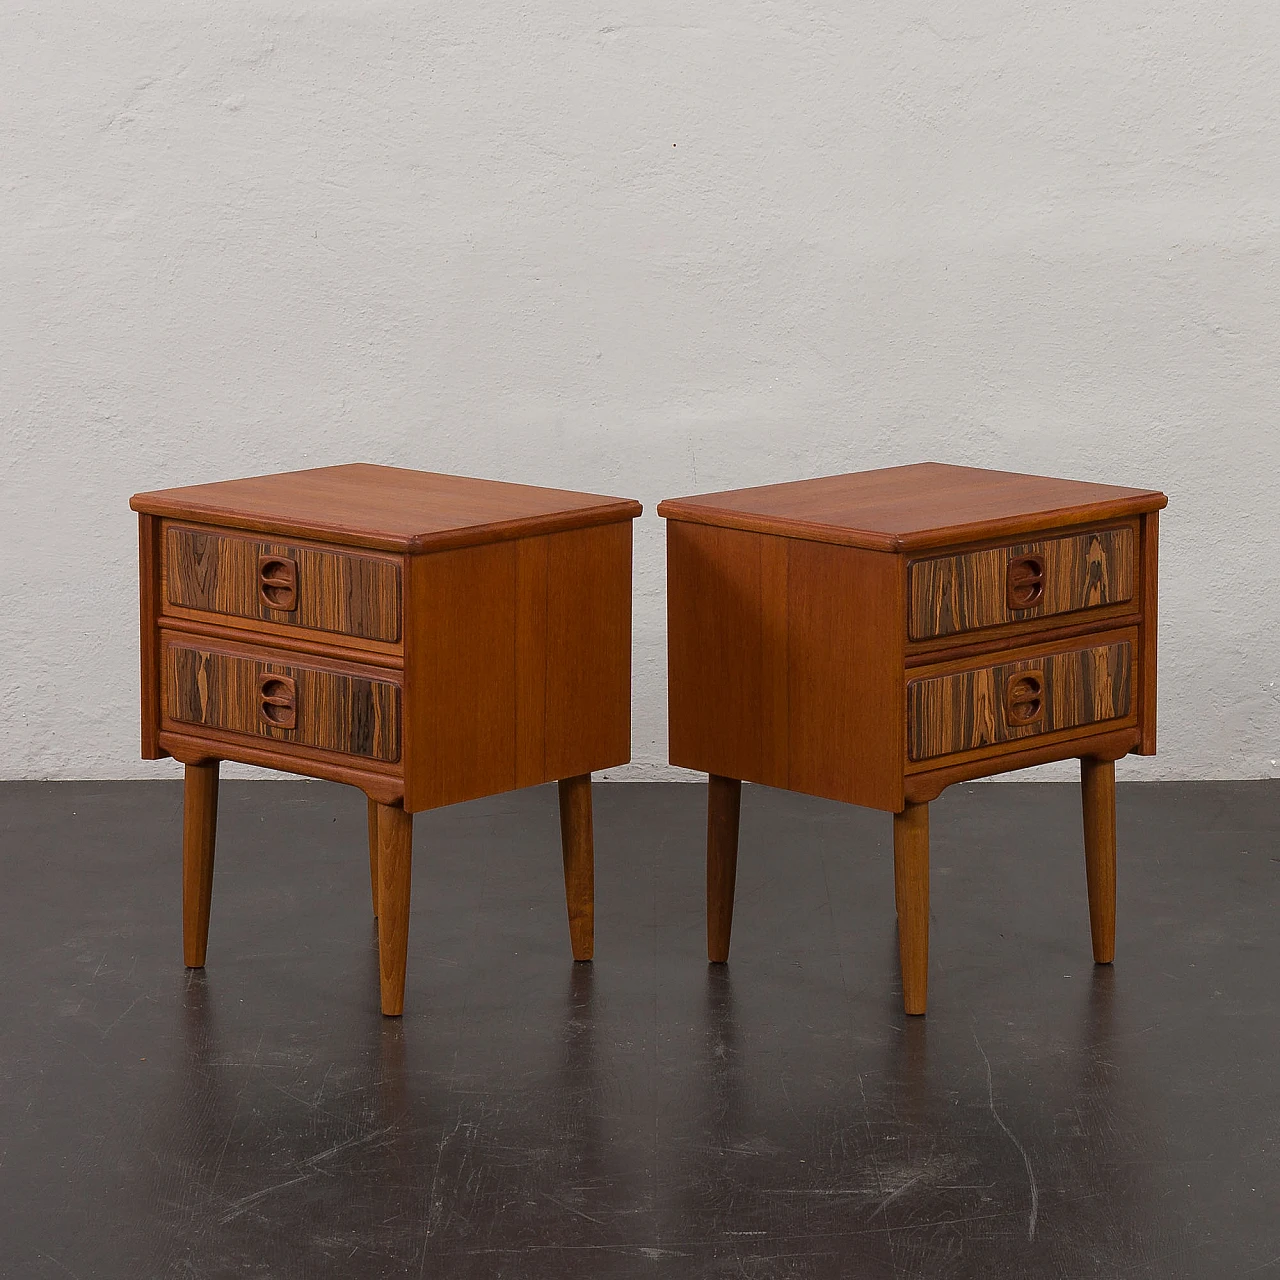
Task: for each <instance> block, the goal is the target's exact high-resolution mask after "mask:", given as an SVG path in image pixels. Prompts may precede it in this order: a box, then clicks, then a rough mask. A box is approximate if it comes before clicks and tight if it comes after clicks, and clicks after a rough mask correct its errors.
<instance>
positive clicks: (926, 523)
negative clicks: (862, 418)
mask: <svg viewBox="0 0 1280 1280" xmlns="http://www.w3.org/2000/svg"><path fill="white" fill-rule="evenodd" d="M1167 502H1168V499H1167V498H1166V497H1165V496H1164V494H1162V493H1159V492H1157V491H1156V490H1152V489H1128V488H1122V487H1120V486H1118V485H1107V484H1093V483H1088V482H1082V481H1077V480H1058V479H1053V478H1051V477H1049V476H1029V475H1020V474H1017V473H1014V472H1008V471H988V470H982V469H979V468H976V467H953V466H947V465H944V464H942V463H937V462H922V463H916V464H914V465H912V466H906V467H887V468H884V469H882V470H879V471H861V472H855V473H852V474H849V475H838V476H822V477H819V478H817V479H813V480H798V481H792V482H789V483H786V484H772V485H762V486H760V487H758V488H753V489H735V490H729V491H727V492H724V493H709V494H700V495H698V496H694V497H682V498H669V499H667V500H666V501H665V502H661V503H659V504H658V514H659V515H660V516H664V517H668V518H670V519H675V520H681V521H687V522H691V523H696V524H707V525H714V526H718V527H721V528H733V529H745V530H748V531H750V532H756V533H776V534H782V535H785V536H787V537H791V538H804V539H808V540H813V541H820V542H832V543H837V544H840V545H846V546H855V547H865V548H868V549H870V550H877V551H917V550H921V549H923V548H926V547H930V548H931V547H941V546H946V545H947V544H948V543H961V542H976V541H979V540H980V539H983V538H996V537H1003V536H1005V534H1008V533H1011V534H1014V535H1015V536H1016V535H1020V534H1028V533H1036V532H1040V531H1042V530H1046V529H1061V528H1065V527H1069V526H1070V525H1081V524H1097V523H1102V522H1103V521H1112V520H1117V519H1121V518H1123V517H1126V516H1133V515H1139V514H1141V513H1142V512H1146V511H1154V510H1158V509H1159V508H1161V507H1163V506H1164V505H1165V504H1166V503H1167Z"/></svg>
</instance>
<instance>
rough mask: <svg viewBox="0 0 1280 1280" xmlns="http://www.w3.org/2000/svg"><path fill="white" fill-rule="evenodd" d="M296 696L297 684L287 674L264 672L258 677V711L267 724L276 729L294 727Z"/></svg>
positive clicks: (296, 708)
mask: <svg viewBox="0 0 1280 1280" xmlns="http://www.w3.org/2000/svg"><path fill="white" fill-rule="evenodd" d="M297 697H298V690H297V685H296V684H295V683H294V681H293V680H292V679H291V678H290V677H289V676H274V675H272V674H271V673H270V672H265V673H264V674H262V675H260V676H259V677H258V712H259V714H260V715H261V716H262V718H263V719H264V720H265V721H266V722H267V723H268V724H269V725H272V726H273V727H275V728H277V729H296V728H297V726H298V701H297Z"/></svg>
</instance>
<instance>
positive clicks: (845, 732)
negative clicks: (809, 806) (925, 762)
mask: <svg viewBox="0 0 1280 1280" xmlns="http://www.w3.org/2000/svg"><path fill="white" fill-rule="evenodd" d="M902 581H903V579H902V567H901V562H900V561H899V559H898V558H897V557H894V556H888V555H880V554H877V553H874V552H866V551H861V550H859V549H857V548H850V547H834V546H825V545H822V544H818V543H811V542H803V541H799V540H796V539H789V538H772V537H769V536H767V535H763V534H757V533H750V532H745V531H742V530H738V529H718V528H715V527H712V526H706V525H697V524H687V523H685V522H683V521H679V520H671V521H669V522H668V524H667V645H668V723H669V730H668V735H669V743H670V748H669V750H670V758H671V762H672V763H673V764H676V765H680V766H682V767H684V768H688V769H698V770H701V771H703V772H706V773H709V774H717V775H719V776H721V777H727V778H739V779H745V780H747V781H750V782H759V783H764V784H765V785H767V786H776V787H786V788H789V789H790V790H793V791H804V792H808V793H810V794H813V795H822V796H827V797H828V798H831V799H836V800H846V801H851V802H853V803H858V804H868V805H872V806H873V807H875V808H882V809H887V810H889V811H890V812H896V810H897V809H898V808H900V807H901V803H902V780H901V775H902V752H903V750H904V746H903V734H904V726H903V715H902V705H903V703H902V697H903V694H902V690H903V682H904V676H903V646H904V640H905V626H906V623H905V618H906V612H905V605H904V603H903V587H902Z"/></svg>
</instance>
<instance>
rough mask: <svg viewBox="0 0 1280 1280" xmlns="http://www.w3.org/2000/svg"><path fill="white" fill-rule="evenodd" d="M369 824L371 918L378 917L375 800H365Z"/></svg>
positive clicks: (377, 805) (377, 807) (376, 814)
mask: <svg viewBox="0 0 1280 1280" xmlns="http://www.w3.org/2000/svg"><path fill="white" fill-rule="evenodd" d="M365 804H366V806H367V809H368V825H369V891H370V897H371V899H372V901H373V918H374V919H375V920H376V919H377V918H378V809H379V807H380V806H379V804H378V802H377V801H376V800H374V799H372V798H369V799H367V800H366V801H365Z"/></svg>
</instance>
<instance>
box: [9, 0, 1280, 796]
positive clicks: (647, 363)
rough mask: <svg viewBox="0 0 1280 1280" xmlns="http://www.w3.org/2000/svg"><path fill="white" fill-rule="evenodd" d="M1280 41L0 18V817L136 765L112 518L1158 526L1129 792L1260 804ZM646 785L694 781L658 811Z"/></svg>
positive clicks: (131, 549)
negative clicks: (0, 783)
mask: <svg viewBox="0 0 1280 1280" xmlns="http://www.w3.org/2000/svg"><path fill="white" fill-rule="evenodd" d="M1278 51H1280V6H1277V5H1276V4H1275V3H1274V2H1273V0H1235V2H1234V3H1228V4H1226V5H1206V4H1204V3H1203V0H1122V2H1121V3H1116V0H1061V2H1060V3H1055V4H1050V5H1045V4H1037V3H1033V2H1032V0H1016V2H1015V0H866V2H865V3H860V4H848V3H836V2H835V0H827V2H826V3H821V4H819V3H805V2H803V0H771V2H765V0H707V2H706V3H702V4H697V3H694V4H690V3H688V0H680V2H679V3H676V2H675V0H644V2H643V3H641V2H640V0H617V2H614V3H573V2H571V0H547V2H546V3H544V4H541V5H515V4H512V3H510V2H509V0H501V2H495V0H470V2H469V3H466V4H453V5H443V4H436V5H430V4H423V3H418V2H414V0H384V2H383V3H373V2H371V0H348V2H346V3H320V2H318V0H292V2H291V3H277V2H274V0H255V2H254V3H244V2H243V0H222V2H221V3H218V4H216V5H215V4H194V3H178V2H177V0H163V3H161V2H158V0H116V2H115V3H92V2H91V0H63V2H62V3H59V4H52V5H51V4H36V3H34V0H6V2H5V3H4V4H3V5H2V6H0V431H2V434H3V451H2V460H0V465H2V467H3V483H2V486H0V494H2V498H0V539H2V545H3V563H2V565H0V575H2V576H0V601H2V602H3V604H2V608H3V613H2V614H0V735H2V742H3V750H2V754H0V772H2V773H3V775H4V776H8V777H51V778H66V777H85V776H101V777H122V776H135V775H143V774H157V773H165V772H170V771H172V770H173V768H174V766H173V765H172V763H171V762H165V763H163V764H161V765H147V766H144V765H142V764H141V763H140V762H138V761H137V760H136V755H137V734H136V703H137V674H136V669H135V667H136V662H135V651H136V650H135V644H136V641H135V628H136V621H135V612H134V610H135V606H134V599H135V563H134V557H135V533H134V527H135V526H134V517H133V515H132V514H131V513H130V511H129V510H128V507H127V499H128V496H129V494H130V493H131V492H132V491H134V490H136V489H143V488H154V487H156V486H161V485H170V484H180V483H188V482H195V481H200V480H212V479H218V478H223V477H228V476H236V475H243V474H252V473H255V472H263V471H272V470H280V469H289V468H295V467H300V466H306V465H314V464H321V463H331V462H338V461H344V460H351V459H368V460H372V461H377V462H385V463H394V464H399V465H403V466H410V467H423V468H428V469H433V470H443V471H459V472H467V473H472V474H476V475H482V476H493V477H497V478H507V479H517V480H523V481H531V482H534V483H546V484H553V485H562V486H567V487H581V488H585V489H592V490H597V491H601V492H605V493H618V494H628V495H634V496H636V497H639V498H640V499H641V500H642V501H643V502H644V503H645V504H646V506H647V507H648V511H647V513H646V515H645V516H644V518H643V520H642V521H641V522H640V524H639V525H638V526H637V557H636V593H637V608H636V636H635V652H636V662H635V710H636V714H635V758H636V762H637V764H636V765H635V766H633V767H632V769H631V771H630V773H631V775H632V776H662V771H663V767H664V766H662V763H661V762H662V761H663V760H664V758H665V729H664V686H663V659H664V651H663V606H662V574H661V557H662V532H661V523H660V522H659V521H658V520H657V519H656V517H655V516H654V515H653V514H652V508H653V504H654V503H655V502H656V501H657V500H658V499H660V498H662V497H664V496H667V495H672V494H679V493H687V492H696V491H700V490H708V489H716V488H724V487H729V486H737V485H745V484H755V483H763V482H767V481H773V480H781V479H790V478H796V477H802V476H810V475H819V474H823V473H828V472H833V471H839V470H851V469H858V468H864V467H873V466H879V465H885V464H890V463H898V462H906V461H913V460H919V459H926V458H935V459H939V460H942V461H952V462H964V463H971V464H977V465H992V466H999V467H1007V468H1012V469H1021V470H1029V471H1042V472H1048V473H1054V474H1060V475H1066V476H1075V477H1080V478H1090V479H1099V480H1109V481H1115V482H1119V483H1126V484H1140V485H1152V486H1159V487H1163V488H1164V489H1165V490H1166V491H1167V492H1168V493H1169V494H1170V496H1171V499H1172V502H1171V505H1170V508H1169V510H1168V512H1167V513H1166V515H1165V525H1164V531H1163V545H1162V552H1163V562H1162V570H1163V594H1162V608H1163V619H1162V629H1161V646H1162V653H1161V657H1162V671H1161V679H1162V688H1161V695H1162V696H1161V735H1162V736H1161V747H1162V754H1161V755H1160V757H1159V758H1158V759H1156V760H1155V761H1137V760H1131V761H1129V762H1127V763H1126V764H1125V765H1124V766H1122V767H1123V770H1124V773H1125V775H1127V776H1131V777H1145V778H1154V777H1233V776H1244V777H1255V776H1259V775H1275V774H1276V773H1277V772H1280V770H1277V766H1276V758H1277V755H1278V746H1277V727H1278V724H1280V695H1278V692H1277V686H1276V681H1277V676H1278V674H1280V673H1278V667H1280V660H1278V645H1280V584H1278V582H1277V567H1278V566H1280V520H1278V519H1277V516H1276V510H1277V498H1276V489H1277V480H1278V477H1277V471H1278V467H1277V464H1278V463H1280V442H1278V441H1277V435H1276V427H1275V422H1276V416H1277V412H1278V410H1280V349H1278V342H1277V335H1278V333H1280V326H1278V324H1277V321H1278V320H1280V316H1278V314H1277V284H1278V283H1280V281H1278V280H1277V270H1276V259H1277V251H1278V250H1280V233H1278V225H1280V217H1278V208H1277V201H1278V200H1280V159H1278V157H1280V93H1278V92H1277V84H1280V53H1278ZM681 776H684V775H681Z"/></svg>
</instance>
